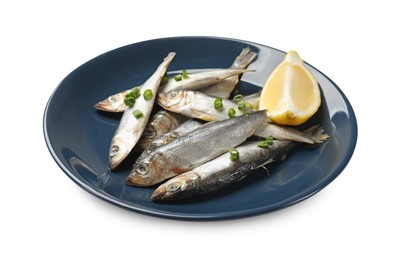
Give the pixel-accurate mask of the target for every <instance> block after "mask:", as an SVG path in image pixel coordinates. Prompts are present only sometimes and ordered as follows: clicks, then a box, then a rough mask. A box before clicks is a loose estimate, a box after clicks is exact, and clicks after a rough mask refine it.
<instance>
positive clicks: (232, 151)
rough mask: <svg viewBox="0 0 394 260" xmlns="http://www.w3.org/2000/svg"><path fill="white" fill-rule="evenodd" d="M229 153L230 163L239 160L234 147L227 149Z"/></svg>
mask: <svg viewBox="0 0 394 260" xmlns="http://www.w3.org/2000/svg"><path fill="white" fill-rule="evenodd" d="M228 151H229V153H230V160H231V161H236V160H238V159H239V152H238V151H237V149H235V148H234V147H231V148H230V149H228Z"/></svg>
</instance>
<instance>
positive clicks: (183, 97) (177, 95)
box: [157, 90, 194, 111]
mask: <svg viewBox="0 0 394 260" xmlns="http://www.w3.org/2000/svg"><path fill="white" fill-rule="evenodd" d="M193 93H194V92H192V91H187V90H172V91H170V92H168V93H160V94H159V95H158V97H157V101H158V103H159V104H160V105H161V106H163V107H164V108H166V109H168V110H176V111H179V110H181V108H183V107H187V106H188V105H189V104H191V103H192V100H193Z"/></svg>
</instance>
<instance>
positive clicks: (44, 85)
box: [0, 0, 394, 259]
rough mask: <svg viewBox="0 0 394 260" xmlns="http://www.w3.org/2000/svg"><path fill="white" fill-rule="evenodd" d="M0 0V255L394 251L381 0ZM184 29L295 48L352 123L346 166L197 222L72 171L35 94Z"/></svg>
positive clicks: (388, 64)
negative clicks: (269, 205)
mask: <svg viewBox="0 0 394 260" xmlns="http://www.w3.org/2000/svg"><path fill="white" fill-rule="evenodd" d="M5 2H6V1H2V2H1V4H0V28H1V30H0V35H1V39H2V40H0V85H1V87H0V89H1V90H0V91H1V96H0V98H1V102H0V104H1V121H2V123H1V129H2V134H1V137H0V138H1V139H0V140H1V150H2V155H1V158H2V159H1V169H2V171H1V188H0V199H1V204H0V205H1V213H0V220H1V221H0V239H1V242H0V258H1V259H82V258H85V259H122V258H128V259H132V258H133V259H138V258H142V259H146V258H148V259H153V258H154V257H155V258H157V259H212V258H214V257H216V258H220V259H228V258H230V259H233V258H234V259H239V258H243V259H246V258H247V259H357V258H361V257H363V259H393V257H394V253H393V248H392V245H393V241H394V239H393V234H394V224H393V223H394V214H393V198H394V191H393V190H394V189H393V184H394V177H393V176H394V171H393V167H392V164H391V163H392V156H391V155H392V151H391V150H392V147H393V141H392V139H393V136H392V126H393V124H392V120H393V112H392V111H393V109H392V105H393V103H394V102H393V101H392V100H393V98H392V96H391V94H390V93H393V92H392V91H391V92H389V91H390V90H392V89H393V88H394V84H393V82H394V81H393V75H394V72H393V71H394V65H393V59H394V55H393V47H394V41H393V38H392V35H393V25H394V18H393V14H392V10H393V9H392V8H390V7H389V5H388V4H387V3H389V1H379V0H376V1H354V3H349V2H351V1H348V2H346V1H325V2H323V1H322V2H320V3H318V1H303V0H298V1H255V2H253V1H247V0H243V1H213V0H210V1H204V0H199V1H193V2H189V1H170V0H167V1H160V3H155V2H153V1H147V0H145V1H135V3H132V1H39V0H36V1H7V2H8V3H5ZM158 2H159V1H158ZM189 35H206V36H221V37H229V38H236V39H243V40H248V41H252V42H257V43H261V44H265V45H268V46H271V47H275V48H278V49H280V50H283V51H288V50H292V49H294V50H297V51H298V53H299V54H300V55H301V57H302V58H303V59H304V60H305V61H307V62H308V63H310V64H312V65H313V66H315V67H316V68H318V69H319V70H321V71H322V72H323V73H325V74H326V75H327V76H328V77H330V78H331V79H333V80H334V81H335V83H336V84H337V85H338V86H339V87H340V88H341V89H342V90H343V92H344V93H345V95H346V96H347V97H348V99H349V100H350V102H351V104H352V106H353V108H354V110H355V112H356V116H357V120H358V127H359V136H358V143H357V147H356V150H355V152H354V155H353V157H352V159H351V161H350V163H349V164H348V166H347V167H346V169H345V170H344V171H343V172H342V174H341V175H340V176H339V177H338V178H337V179H335V180H334V182H332V183H331V184H330V185H328V186H327V187H326V188H325V189H323V190H322V191H321V192H319V193H318V194H316V195H314V196H313V197H311V198H310V199H308V200H306V201H304V202H302V203H299V204H297V205H295V206H292V207H289V208H287V209H284V210H280V211H277V212H274V213H270V214H265V215H259V216H255V217H250V218H245V219H240V220H232V221H221V222H204V223H199V222H184V221H174V220H166V219H160V218H155V217H149V216H145V215H141V214H138V213H134V212H129V211H127V210H124V209H121V208H118V207H116V206H113V205H110V204H109V203H106V202H104V201H102V200H99V199H97V198H95V197H94V196H92V195H90V194H88V193H87V192H85V191H84V190H83V189H81V188H80V187H78V186H77V185H76V184H75V183H73V182H72V181H71V180H70V179H69V178H68V177H67V176H66V175H65V174H64V173H63V172H62V171H61V170H60V168H59V167H58V166H57V164H56V163H55V162H54V160H53V159H52V157H51V155H50V153H49V151H48V149H47V147H46V145H45V141H44V138H43V133H42V117H43V113H44V108H45V105H46V103H47V101H48V99H49V97H50V95H51V94H52V92H53V91H54V90H55V88H56V86H57V85H58V84H59V82H60V81H61V80H62V79H63V78H64V77H65V76H66V75H67V74H68V73H70V72H71V71H72V70H73V69H75V68H76V67H78V66H79V65H81V64H83V63H84V62H86V61H88V60H90V59H92V58H94V57H95V56H97V55H99V54H101V53H104V52H107V51H109V50H112V49H114V48H117V47H121V46H124V45H127V44H131V43H135V42H139V41H143V40H148V39H155V38H161V37H169V36H189ZM390 37H391V38H390Z"/></svg>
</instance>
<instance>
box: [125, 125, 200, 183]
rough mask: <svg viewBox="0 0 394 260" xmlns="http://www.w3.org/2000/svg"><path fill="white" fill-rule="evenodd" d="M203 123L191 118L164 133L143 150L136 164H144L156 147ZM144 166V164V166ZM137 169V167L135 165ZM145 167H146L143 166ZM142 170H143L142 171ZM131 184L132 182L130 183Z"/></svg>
mask: <svg viewBox="0 0 394 260" xmlns="http://www.w3.org/2000/svg"><path fill="white" fill-rule="evenodd" d="M202 125H203V123H202V122H200V121H197V120H195V119H189V120H187V121H186V122H184V123H182V124H181V125H180V126H178V127H177V128H175V129H173V130H172V131H170V132H168V133H166V134H164V135H162V136H161V137H159V138H157V139H156V140H154V141H153V142H152V143H151V144H150V145H149V146H148V147H147V148H146V149H145V150H143V152H142V153H141V154H140V156H139V157H138V158H137V160H136V161H135V165H140V163H142V164H143V162H144V160H145V159H146V158H147V157H149V156H150V154H151V153H154V152H155V151H156V149H157V148H158V147H160V146H162V145H165V144H167V143H169V142H171V141H173V140H175V139H177V138H179V137H181V136H183V135H185V134H188V133H190V132H191V131H194V130H195V129H197V128H198V127H200V126H202ZM142 167H143V166H142ZM134 168H135V169H136V167H135V166H134ZM141 169H144V168H141ZM141 172H142V171H141ZM125 183H126V184H129V183H128V181H127V179H126V181H125ZM130 185H131V184H130Z"/></svg>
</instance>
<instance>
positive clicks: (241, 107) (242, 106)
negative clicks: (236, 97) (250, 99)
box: [237, 100, 245, 110]
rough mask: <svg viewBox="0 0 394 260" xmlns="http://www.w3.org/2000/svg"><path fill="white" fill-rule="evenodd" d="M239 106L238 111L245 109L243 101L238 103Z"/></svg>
mask: <svg viewBox="0 0 394 260" xmlns="http://www.w3.org/2000/svg"><path fill="white" fill-rule="evenodd" d="M237 105H238V109H239V110H243V109H245V101H243V100H241V101H238V102H237Z"/></svg>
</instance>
